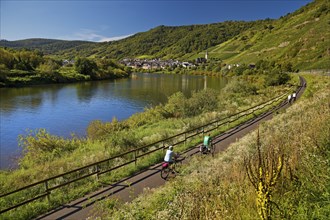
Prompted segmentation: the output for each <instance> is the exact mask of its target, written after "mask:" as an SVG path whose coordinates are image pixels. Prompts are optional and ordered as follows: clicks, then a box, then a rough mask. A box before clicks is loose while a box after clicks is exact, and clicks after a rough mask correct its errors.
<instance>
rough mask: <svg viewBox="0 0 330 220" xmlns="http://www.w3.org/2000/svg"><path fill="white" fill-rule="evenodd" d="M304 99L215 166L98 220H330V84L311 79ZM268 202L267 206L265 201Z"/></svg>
mask: <svg viewBox="0 0 330 220" xmlns="http://www.w3.org/2000/svg"><path fill="white" fill-rule="evenodd" d="M304 77H305V78H306V79H307V80H308V87H307V90H306V92H305V94H304V95H303V97H302V99H300V100H298V101H297V102H296V103H294V104H293V105H292V106H291V107H290V108H288V109H287V110H285V112H283V113H282V114H278V115H276V116H275V117H274V118H273V119H272V120H271V121H268V122H265V123H263V124H262V125H261V126H260V127H259V135H258V133H257V131H255V132H253V133H251V134H249V135H247V136H245V137H243V138H242V139H240V140H239V141H238V142H236V143H234V144H232V145H231V146H230V147H229V148H228V150H226V151H225V152H223V153H221V154H218V155H217V156H216V158H214V159H212V160H211V159H208V160H204V159H203V158H201V157H194V158H192V159H191V161H190V162H189V164H188V165H187V166H185V167H183V168H182V170H181V172H180V173H181V174H182V175H181V176H177V177H176V178H175V179H173V181H170V182H168V183H167V184H166V185H165V186H163V187H161V188H158V189H153V190H146V191H145V193H144V194H143V195H141V196H140V197H138V198H137V199H135V200H134V201H133V202H131V203H127V204H121V203H119V202H118V201H116V200H112V199H109V200H106V201H101V202H100V203H99V204H98V206H97V208H96V209H95V210H94V211H95V215H94V216H93V219H95V218H98V219H157V220H158V219H189V220H197V219H205V220H206V219H207V220H209V219H329V216H330V205H329V204H330V200H329V198H330V197H329V195H330V161H329V158H330V102H329V100H330V95H329V94H330V79H329V77H327V76H325V77H324V76H317V75H305V76H304ZM266 198H267V199H266Z"/></svg>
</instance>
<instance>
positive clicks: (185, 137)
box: [184, 133, 187, 149]
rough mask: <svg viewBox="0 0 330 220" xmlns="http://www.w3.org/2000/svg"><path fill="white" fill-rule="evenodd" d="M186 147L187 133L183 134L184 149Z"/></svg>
mask: <svg viewBox="0 0 330 220" xmlns="http://www.w3.org/2000/svg"><path fill="white" fill-rule="evenodd" d="M186 147H187V133H184V148H185V149H186Z"/></svg>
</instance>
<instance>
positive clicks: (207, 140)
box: [200, 134, 212, 152]
mask: <svg viewBox="0 0 330 220" xmlns="http://www.w3.org/2000/svg"><path fill="white" fill-rule="evenodd" d="M211 141H212V138H211V135H210V134H208V135H206V136H205V137H204V141H203V145H202V146H201V148H200V151H201V152H203V149H202V148H206V149H207V151H210V147H211Z"/></svg>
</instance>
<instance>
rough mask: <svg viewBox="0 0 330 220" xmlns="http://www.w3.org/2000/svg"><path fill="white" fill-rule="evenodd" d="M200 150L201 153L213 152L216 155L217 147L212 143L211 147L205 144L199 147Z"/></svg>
mask: <svg viewBox="0 0 330 220" xmlns="http://www.w3.org/2000/svg"><path fill="white" fill-rule="evenodd" d="M199 151H200V152H201V154H209V153H210V154H212V156H213V155H214V152H215V147H214V144H212V143H211V146H210V147H209V149H208V148H207V147H206V146H205V145H204V144H203V145H201V146H200V147H199Z"/></svg>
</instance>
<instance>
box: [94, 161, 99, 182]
mask: <svg viewBox="0 0 330 220" xmlns="http://www.w3.org/2000/svg"><path fill="white" fill-rule="evenodd" d="M95 166H96V181H99V171H100V167H99V165H98V164H96V165H95Z"/></svg>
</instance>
